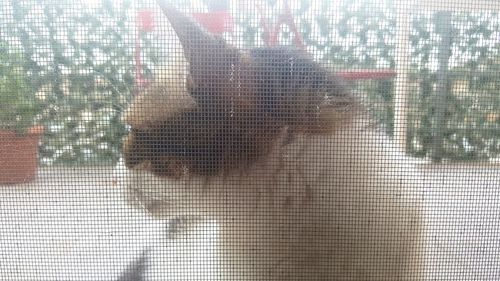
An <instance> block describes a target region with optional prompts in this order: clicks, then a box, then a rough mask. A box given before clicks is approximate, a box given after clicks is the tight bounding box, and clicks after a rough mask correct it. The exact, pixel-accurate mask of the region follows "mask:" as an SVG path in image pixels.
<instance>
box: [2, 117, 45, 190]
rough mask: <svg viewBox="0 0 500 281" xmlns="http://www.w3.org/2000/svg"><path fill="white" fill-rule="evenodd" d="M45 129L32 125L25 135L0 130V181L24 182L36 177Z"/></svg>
mask: <svg viewBox="0 0 500 281" xmlns="http://www.w3.org/2000/svg"><path fill="white" fill-rule="evenodd" d="M43 131H44V129H43V127H42V126H35V127H32V128H30V129H29V130H28V132H27V133H26V134H24V135H16V133H14V132H12V131H6V130H0V183H24V182H29V181H32V180H34V179H35V178H36V174H37V168H38V160H37V158H38V143H39V141H40V137H41V135H42V133H43Z"/></svg>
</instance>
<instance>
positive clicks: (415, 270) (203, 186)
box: [124, 3, 423, 281]
mask: <svg viewBox="0 0 500 281" xmlns="http://www.w3.org/2000/svg"><path fill="white" fill-rule="evenodd" d="M160 6H161V7H162V9H163V11H164V13H165V15H166V16H167V18H168V19H169V21H170V23H171V24H172V27H173V28H174V30H175V31H176V33H177V35H178V36H179V39H180V42H181V44H182V46H183V49H184V52H185V55H186V58H187V61H188V63H189V77H188V78H187V82H186V81H180V82H179V83H181V84H182V85H184V84H183V83H186V84H185V85H187V86H186V87H185V89H186V90H184V91H183V90H182V89H183V87H182V86H181V87H174V88H171V85H170V84H168V83H167V84H165V86H164V87H163V88H162V87H161V86H160V88H161V91H166V92H173V94H174V95H180V96H185V97H187V96H190V97H192V99H193V100H194V103H191V102H190V103H182V105H187V106H178V104H179V103H177V105H175V104H174V105H172V107H171V108H168V110H165V111H163V112H168V113H165V114H163V115H162V113H159V115H160V116H155V118H148V120H149V121H148V122H142V119H140V117H137V118H136V117H134V114H129V115H128V117H127V119H126V120H128V122H129V124H131V125H132V130H131V133H130V134H129V136H128V138H127V140H126V142H125V147H124V159H125V164H126V165H127V167H128V168H129V169H130V174H131V176H130V180H129V181H128V185H129V188H130V190H131V191H132V192H133V193H135V194H136V195H137V196H136V197H138V198H139V199H140V200H141V201H143V202H144V203H145V205H146V206H149V207H151V208H150V209H151V210H152V211H153V212H155V213H165V214H168V215H180V216H197V217H206V218H209V219H215V220H216V221H217V223H218V224H219V226H220V235H219V237H220V241H219V244H218V245H219V246H218V247H219V248H218V263H217V266H218V272H217V276H218V277H217V279H218V280H219V279H220V280H266V281H267V280H280V281H285V280H286V281H288V280H356V281H361V280H366V281H378V280H419V279H420V278H421V276H422V255H423V253H422V245H421V243H422V221H421V220H422V214H421V208H420V205H419V202H418V198H417V197H416V196H414V194H413V193H412V192H411V190H412V189H410V188H409V185H410V184H411V179H410V178H408V171H409V169H410V166H409V165H408V164H405V163H406V162H405V159H404V156H402V155H401V154H399V153H398V152H397V150H396V149H394V147H392V146H391V142H390V140H389V139H388V138H386V136H385V135H384V134H383V133H382V132H380V131H379V130H376V129H375V128H374V126H373V124H372V123H371V122H370V118H369V117H368V114H367V113H366V111H365V110H363V108H362V106H361V105H360V104H359V103H358V102H357V101H356V99H355V98H353V97H352V96H351V95H350V93H349V92H348V91H346V90H345V89H344V87H343V86H342V83H341V81H339V80H338V79H337V78H336V77H335V76H334V75H333V74H332V73H330V72H329V71H327V70H325V69H324V68H323V67H321V66H320V65H318V64H317V63H315V62H313V60H312V59H311V58H309V57H308V56H307V55H306V54H304V53H302V52H301V51H298V50H293V49H287V48H262V49H254V50H251V51H249V52H243V51H240V50H237V49H235V48H232V47H230V46H228V45H227V44H226V43H225V42H224V41H223V40H222V39H221V38H219V37H216V36H213V35H209V34H208V33H206V32H204V31H203V30H202V29H201V28H200V27H199V26H197V25H196V24H195V23H194V22H192V21H191V20H190V19H189V18H187V17H186V16H184V15H182V14H180V13H179V12H178V11H176V10H175V9H173V8H171V7H169V6H168V5H166V4H163V3H160ZM155 87H156V88H155ZM155 87H153V88H152V89H150V90H149V91H150V93H148V92H146V93H145V95H148V94H154V93H152V92H155V91H159V88H157V87H158V86H155ZM179 89H181V90H179ZM175 91H177V93H174V92H175ZM179 91H180V92H179ZM188 93H189V95H187V94H188ZM186 100H189V98H187V99H186ZM152 104H154V103H151V102H149V103H148V102H144V99H142V101H141V99H138V100H136V101H135V102H134V104H133V105H132V107H131V108H134V110H135V112H141V111H142V112H152V111H151V109H150V108H149V107H150V106H151V105H152ZM167 106H168V105H167ZM156 112H161V111H156ZM134 118H136V119H134ZM151 120H154V121H153V122H151ZM187 270H189V268H187ZM178 277H181V276H178ZM173 279H175V277H173Z"/></svg>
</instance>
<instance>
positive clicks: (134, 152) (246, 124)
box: [124, 12, 357, 177]
mask: <svg viewBox="0 0 500 281" xmlns="http://www.w3.org/2000/svg"><path fill="white" fill-rule="evenodd" d="M166 13H167V15H169V13H170V12H166ZM174 17H175V18H176V19H178V20H179V21H180V22H173V23H172V24H173V27H174V29H175V30H176V32H177V33H178V34H179V37H181V42H184V43H183V46H184V49H185V52H186V56H187V58H188V61H189V65H190V75H191V77H190V79H189V83H188V85H189V86H188V91H189V94H190V95H191V97H193V98H194V99H195V101H196V103H197V105H196V107H194V108H191V109H188V110H184V111H183V112H181V113H179V114H178V115H177V116H175V117H174V118H170V119H169V120H166V121H158V122H156V123H154V124H150V125H148V126H147V127H146V128H133V129H132V131H131V134H130V135H129V137H128V139H127V141H126V143H125V154H124V155H125V163H126V165H127V167H129V168H133V167H136V166H137V165H139V164H141V163H147V164H146V166H147V168H148V169H149V170H151V171H152V172H153V173H155V174H156V175H159V176H170V177H179V176H181V175H183V174H184V173H190V174H195V175H196V174H197V175H205V176H212V175H220V174H227V173H231V172H233V171H238V170H244V169H245V168H246V167H248V165H251V164H253V163H255V162H256V161H258V159H259V158H260V157H261V156H262V155H265V154H266V152H267V151H268V149H269V148H270V147H271V146H272V145H273V143H274V141H275V139H276V137H277V136H278V135H279V134H280V133H281V132H282V130H284V129H286V130H287V132H289V133H290V134H291V136H290V137H293V135H294V134H296V133H305V134H321V133H329V132H332V130H334V129H335V128H336V127H338V126H339V124H343V123H347V122H346V120H339V119H349V118H350V117H351V113H352V111H354V109H355V108H357V105H356V102H355V100H354V98H353V97H352V96H350V95H349V94H348V92H347V91H346V90H345V89H344V87H343V84H342V82H341V81H340V80H339V79H338V78H337V77H335V76H334V75H333V74H332V73H330V72H329V71H327V70H326V69H325V68H323V67H321V66H320V65H319V64H318V63H316V62H314V61H313V60H312V59H311V58H310V57H309V56H308V55H307V54H305V53H304V52H302V51H300V50H295V49H291V48H284V47H278V48H257V49H252V50H250V51H248V52H240V51H238V50H236V49H234V48H232V47H229V46H227V44H226V43H225V42H224V41H223V40H222V39H221V38H218V37H215V36H212V35H209V34H206V33H200V32H201V31H200V30H201V29H199V28H197V29H195V28H194V27H192V26H193V25H195V24H194V23H193V22H191V21H190V20H189V19H187V18H184V17H181V16H180V15H175V16H174ZM179 30H181V31H179ZM182 30H190V31H191V33H187V35H186V33H185V32H183V31H182ZM195 31H197V32H195ZM182 36H188V39H186V38H183V37H182ZM191 36H197V37H198V39H196V38H191ZM183 39H184V40H183ZM186 41H187V43H186ZM193 41H194V42H195V44H194V45H192V44H190V43H189V42H193Z"/></svg>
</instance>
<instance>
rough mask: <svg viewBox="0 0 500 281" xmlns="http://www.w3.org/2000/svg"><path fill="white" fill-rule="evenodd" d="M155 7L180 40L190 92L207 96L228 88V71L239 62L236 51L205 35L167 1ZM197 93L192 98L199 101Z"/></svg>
mask: <svg viewBox="0 0 500 281" xmlns="http://www.w3.org/2000/svg"><path fill="white" fill-rule="evenodd" d="M158 4H159V6H160V7H161V9H162V11H163V13H164V14H165V16H166V17H167V19H168V21H169V22H170V24H171V26H172V28H173V29H174V31H175V33H176V34H177V36H178V37H179V41H180V43H181V45H182V48H183V50H184V55H185V57H186V59H187V61H188V63H189V66H190V71H189V72H190V76H191V81H190V83H191V85H190V86H192V87H193V90H196V89H201V90H202V92H204V91H205V93H206V91H207V90H209V91H210V90H216V91H217V90H219V91H220V88H221V87H227V85H226V84H227V81H229V78H230V77H229V76H230V75H231V73H232V72H231V71H232V69H234V66H235V65H237V64H238V62H239V57H240V54H239V51H238V50H237V49H235V48H233V47H230V46H228V44H226V42H225V41H224V39H223V38H222V37H220V36H217V35H213V34H210V33H208V32H207V31H206V30H205V29H203V28H202V27H201V26H200V25H199V24H198V23H196V22H195V21H194V20H193V19H192V18H190V17H188V16H186V15H184V14H183V13H181V12H180V11H178V10H177V9H176V8H174V7H173V6H172V5H171V4H169V3H167V1H166V0H158ZM216 91H215V92H216ZM196 93H197V91H192V94H193V95H194V96H193V97H194V98H195V99H198V98H201V97H196ZM205 98H206V97H205Z"/></svg>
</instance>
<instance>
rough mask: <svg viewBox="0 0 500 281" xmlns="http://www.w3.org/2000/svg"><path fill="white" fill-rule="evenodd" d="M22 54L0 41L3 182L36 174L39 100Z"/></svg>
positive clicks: (0, 178)
mask: <svg viewBox="0 0 500 281" xmlns="http://www.w3.org/2000/svg"><path fill="white" fill-rule="evenodd" d="M21 62H22V57H21V56H20V55H19V54H15V53H12V52H9V50H8V48H6V47H5V45H0V183H21V182H27V181H30V180H33V179H34V178H35V177H36V174H37V166H38V165H37V163H38V161H37V156H38V143H39V140H40V136H41V134H42V132H43V127H41V126H35V124H34V120H35V117H36V115H37V113H38V107H39V106H38V104H37V102H36V99H35V96H34V94H33V91H32V90H31V87H29V85H28V82H27V78H26V75H25V72H24V70H23V68H22V66H21V65H22V64H21Z"/></svg>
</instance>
